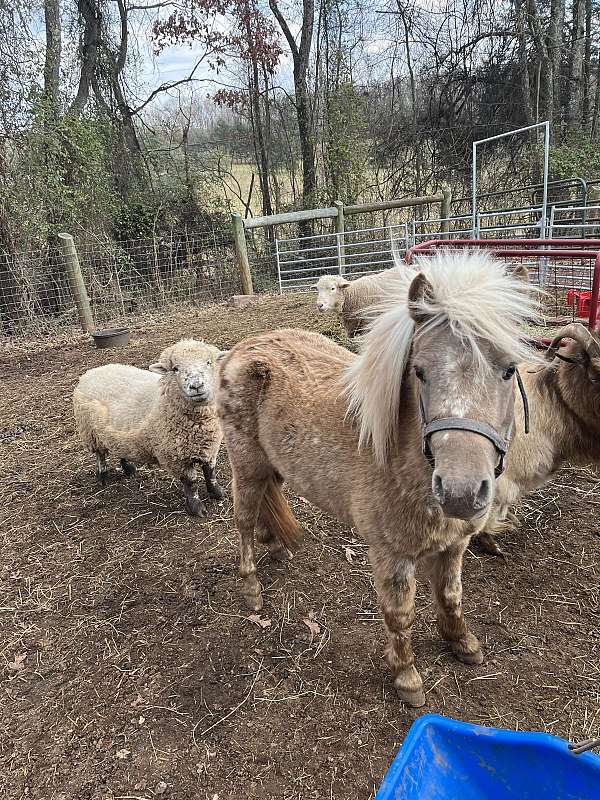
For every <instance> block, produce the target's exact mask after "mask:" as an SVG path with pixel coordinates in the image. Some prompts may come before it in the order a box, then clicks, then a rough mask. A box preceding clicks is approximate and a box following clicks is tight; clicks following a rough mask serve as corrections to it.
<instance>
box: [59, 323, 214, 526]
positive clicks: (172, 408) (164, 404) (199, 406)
mask: <svg viewBox="0 0 600 800" xmlns="http://www.w3.org/2000/svg"><path fill="white" fill-rule="evenodd" d="M220 355H221V352H220V351H219V350H218V348H216V347H213V346H212V345H210V344H206V343H204V342H200V341H196V340H194V339H182V340H181V341H179V342H177V343H176V344H174V345H172V346H171V347H168V348H167V349H166V350H164V351H163V352H162V353H161V356H160V358H159V360H158V361H157V362H156V364H152V365H151V366H150V371H148V370H144V369H137V368H136V367H130V366H126V365H124V364H107V365H106V366H103V367H96V368H95V369H90V370H88V371H87V372H85V373H84V374H83V375H82V376H81V378H80V379H79V382H78V384H77V386H76V388H75V391H74V394H73V407H74V412H75V422H76V426H77V430H78V432H79V436H80V438H81V441H82V442H83V444H84V445H85V446H86V447H88V448H89V449H90V450H91V452H92V453H95V455H96V465H97V471H98V477H99V478H100V480H101V481H102V483H103V484H104V483H105V482H106V479H107V476H108V467H107V464H106V459H107V456H108V455H111V456H113V457H115V458H118V459H120V460H121V466H122V468H123V472H124V473H125V474H126V475H133V474H135V466H134V464H155V463H158V464H160V466H161V467H163V468H164V469H166V470H167V471H168V472H170V473H171V475H173V476H174V477H175V478H177V479H178V480H180V481H181V482H182V484H183V490H184V494H185V508H186V510H187V512H188V513H189V514H191V515H192V516H203V514H204V509H203V505H202V503H201V501H200V498H199V496H198V474H197V471H196V467H197V465H200V466H201V468H202V472H203V474H204V480H205V482H206V488H207V490H208V494H209V496H210V497H212V498H215V499H218V500H219V499H221V498H222V497H223V490H222V489H221V487H220V486H219V484H218V483H217V481H216V480H215V477H214V469H215V463H216V460H217V454H218V452H219V448H220V446H221V441H222V439H223V434H222V433H221V428H220V426H219V420H218V418H217V413H216V408H215V404H214V369H215V363H216V361H217V358H218V357H219V356H220Z"/></svg>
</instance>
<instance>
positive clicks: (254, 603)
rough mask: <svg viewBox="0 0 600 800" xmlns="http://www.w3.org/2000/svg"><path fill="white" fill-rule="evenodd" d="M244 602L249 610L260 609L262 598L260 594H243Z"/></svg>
mask: <svg viewBox="0 0 600 800" xmlns="http://www.w3.org/2000/svg"><path fill="white" fill-rule="evenodd" d="M244 603H245V604H246V607H247V608H248V609H249V610H250V611H262V607H263V605H264V604H263V599H262V594H260V593H259V594H248V593H245V594H244Z"/></svg>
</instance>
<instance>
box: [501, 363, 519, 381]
mask: <svg viewBox="0 0 600 800" xmlns="http://www.w3.org/2000/svg"><path fill="white" fill-rule="evenodd" d="M516 369H517V367H516V366H515V364H511V365H510V367H507V368H506V369H505V370H504V372H503V373H502V380H504V381H509V380H510V379H511V378H512V376H513V375H514V374H515V371H516Z"/></svg>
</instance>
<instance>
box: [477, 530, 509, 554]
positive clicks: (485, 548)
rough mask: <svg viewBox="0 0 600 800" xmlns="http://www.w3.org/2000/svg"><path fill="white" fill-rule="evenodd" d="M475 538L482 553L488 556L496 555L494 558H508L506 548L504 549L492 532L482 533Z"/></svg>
mask: <svg viewBox="0 0 600 800" xmlns="http://www.w3.org/2000/svg"><path fill="white" fill-rule="evenodd" d="M473 538H474V541H475V545H476V547H477V549H478V550H479V551H480V552H481V553H485V555H486V556H494V558H503V559H506V555H505V553H504V550H502V548H501V547H500V545H499V544H498V542H497V541H496V540H495V539H494V537H493V536H492V534H491V533H485V532H484V533H480V534H478V535H477V536H475V537H473Z"/></svg>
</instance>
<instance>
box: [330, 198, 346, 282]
mask: <svg viewBox="0 0 600 800" xmlns="http://www.w3.org/2000/svg"><path fill="white" fill-rule="evenodd" d="M333 205H334V206H335V208H337V217H336V218H335V232H336V234H337V236H336V239H337V251H338V267H339V270H340V275H343V274H344V267H345V266H346V247H345V242H344V231H345V227H344V204H343V203H342V201H341V200H334V201H333Z"/></svg>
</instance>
